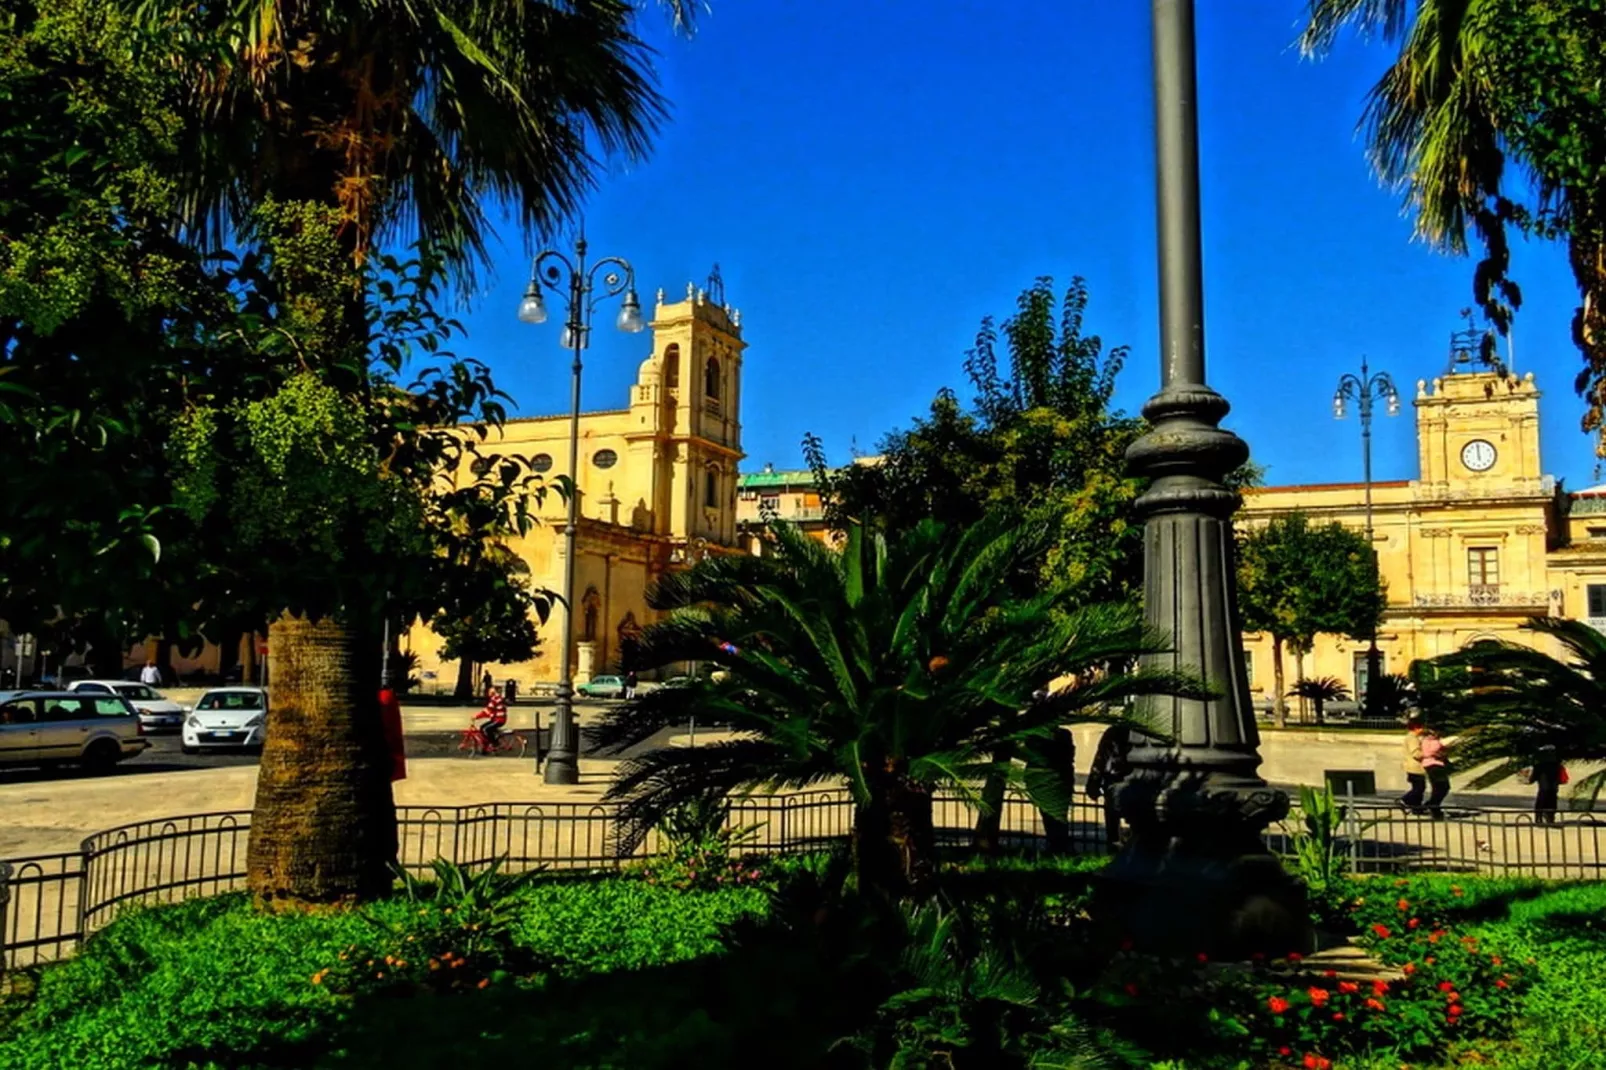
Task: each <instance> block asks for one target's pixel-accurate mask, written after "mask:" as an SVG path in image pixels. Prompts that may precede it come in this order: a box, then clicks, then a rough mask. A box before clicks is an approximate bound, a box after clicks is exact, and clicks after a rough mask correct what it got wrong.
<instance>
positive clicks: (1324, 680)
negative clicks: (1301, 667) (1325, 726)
mask: <svg viewBox="0 0 1606 1070" xmlns="http://www.w3.org/2000/svg"><path fill="white" fill-rule="evenodd" d="M1288 694H1289V695H1290V696H1292V697H1294V698H1303V699H1309V700H1310V702H1311V706H1312V707H1313V708H1314V709H1315V710H1316V723H1317V724H1322V723H1324V722H1323V720H1322V709H1323V707H1324V706H1326V704H1327V703H1329V702H1343V701H1344V700H1345V699H1347V698H1349V688H1347V687H1345V686H1344V685H1343V684H1341V683H1339V682H1338V677H1336V676H1314V677H1309V678H1307V679H1304V680H1301V681H1299V683H1297V684H1295V685H1294V689H1293V690H1292V691H1290V692H1288Z"/></svg>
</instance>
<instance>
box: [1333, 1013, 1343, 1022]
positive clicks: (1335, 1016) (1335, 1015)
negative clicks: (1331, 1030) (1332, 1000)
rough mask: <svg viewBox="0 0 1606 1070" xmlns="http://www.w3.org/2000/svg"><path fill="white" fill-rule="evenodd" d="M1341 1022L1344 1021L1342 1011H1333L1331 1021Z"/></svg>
mask: <svg viewBox="0 0 1606 1070" xmlns="http://www.w3.org/2000/svg"><path fill="white" fill-rule="evenodd" d="M1343 1020H1344V1012H1343V1011H1334V1012H1333V1021H1335V1022H1342V1021H1343Z"/></svg>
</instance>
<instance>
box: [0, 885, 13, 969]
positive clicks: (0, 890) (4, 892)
mask: <svg viewBox="0 0 1606 1070" xmlns="http://www.w3.org/2000/svg"><path fill="white" fill-rule="evenodd" d="M10 906H11V863H10V862H0V981H3V980H5V976H6V945H7V944H9V943H10V942H11V939H10V936H11V928H10V926H9V925H8V924H7V922H8V921H9V920H10V917H11V912H10V909H9V908H10Z"/></svg>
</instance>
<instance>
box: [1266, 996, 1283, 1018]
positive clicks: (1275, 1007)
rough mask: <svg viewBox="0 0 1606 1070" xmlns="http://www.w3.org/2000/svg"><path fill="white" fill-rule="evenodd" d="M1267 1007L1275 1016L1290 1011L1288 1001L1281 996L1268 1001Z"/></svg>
mask: <svg viewBox="0 0 1606 1070" xmlns="http://www.w3.org/2000/svg"><path fill="white" fill-rule="evenodd" d="M1266 1007H1267V1009H1268V1010H1270V1011H1271V1013H1273V1014H1281V1013H1283V1012H1284V1011H1286V1010H1287V1009H1288V1001H1287V1000H1286V999H1284V998H1283V997H1281V996H1273V997H1271V998H1270V999H1268V1000H1267V1001H1266Z"/></svg>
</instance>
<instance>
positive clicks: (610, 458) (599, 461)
mask: <svg viewBox="0 0 1606 1070" xmlns="http://www.w3.org/2000/svg"><path fill="white" fill-rule="evenodd" d="M591 463H592V464H594V465H596V466H597V467H598V468H612V467H613V466H614V465H616V464H618V463H619V455H618V454H617V453H615V452H613V450H598V451H597V452H596V453H594V454H592V455H591Z"/></svg>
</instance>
